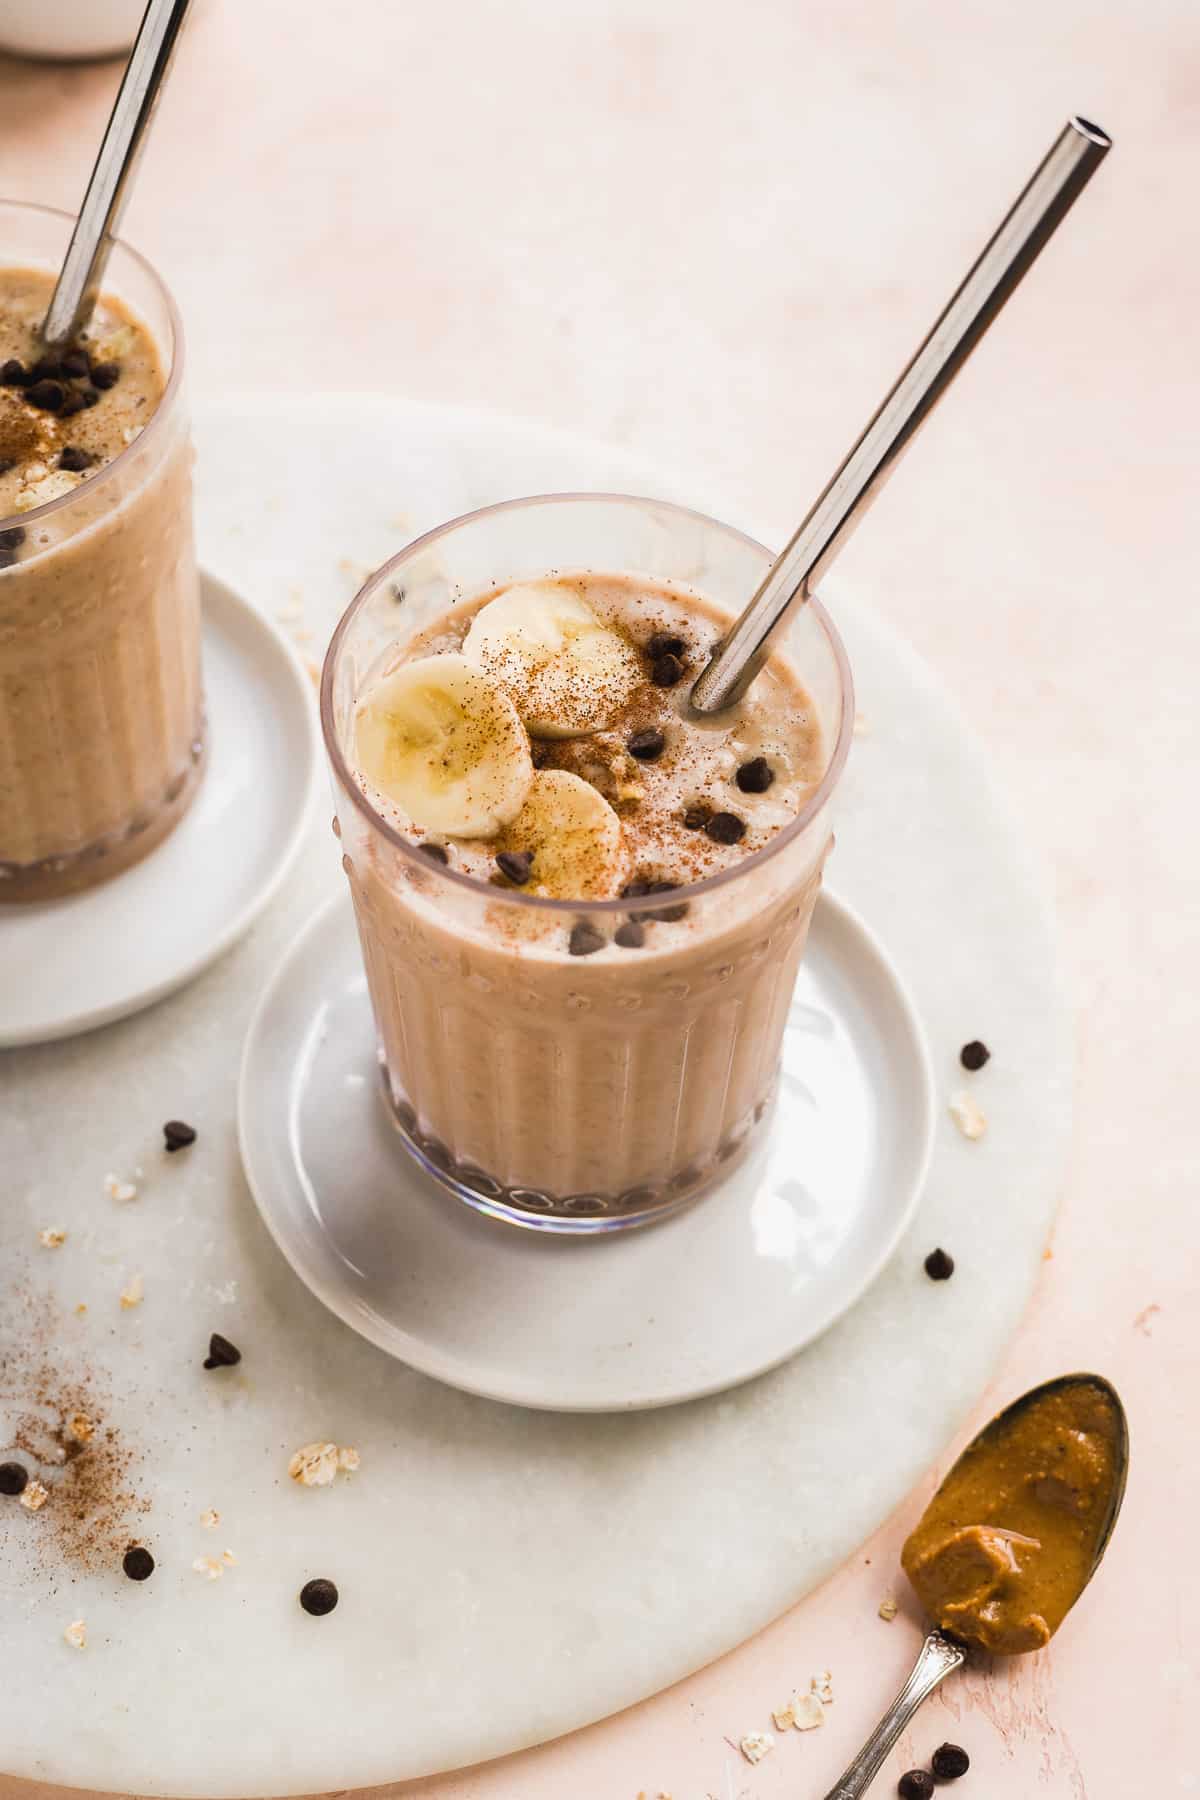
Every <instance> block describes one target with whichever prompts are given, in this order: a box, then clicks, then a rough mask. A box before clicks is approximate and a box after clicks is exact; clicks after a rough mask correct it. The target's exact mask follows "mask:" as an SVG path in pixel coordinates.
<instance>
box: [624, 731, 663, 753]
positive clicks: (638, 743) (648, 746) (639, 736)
mask: <svg viewBox="0 0 1200 1800" xmlns="http://www.w3.org/2000/svg"><path fill="white" fill-rule="evenodd" d="M666 743H667V740H666V738H665V737H664V736H663V734H662V732H661V731H660V730H659V729H658V727H657V725H648V726H646V728H645V729H644V730H643V731H635V732H634V733H633V735H632V737H630V738H628V739H627V740H626V744H625V748H626V749H627V750H628V751H629V754H630V756H636V757H637V759H638V761H639V762H656V761H657V760H658V758H659V757H660V756H661V755H662V753H663V751H664V749H665V748H666Z"/></svg>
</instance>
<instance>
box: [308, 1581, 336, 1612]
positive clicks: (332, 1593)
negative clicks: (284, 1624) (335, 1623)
mask: <svg viewBox="0 0 1200 1800" xmlns="http://www.w3.org/2000/svg"><path fill="white" fill-rule="evenodd" d="M337 1603H338V1591H337V1588H336V1587H335V1586H334V1584H333V1582H332V1581H327V1580H326V1579H325V1577H324V1576H323V1575H318V1576H317V1577H316V1578H315V1580H313V1581H306V1582H305V1584H304V1586H303V1587H302V1588H301V1589H300V1604H301V1606H302V1607H303V1608H304V1610H305V1612H306V1613H311V1614H312V1616H313V1618H314V1619H322V1618H324V1616H325V1614H326V1613H331V1612H332V1611H333V1609H334V1607H335V1606H336V1605H337Z"/></svg>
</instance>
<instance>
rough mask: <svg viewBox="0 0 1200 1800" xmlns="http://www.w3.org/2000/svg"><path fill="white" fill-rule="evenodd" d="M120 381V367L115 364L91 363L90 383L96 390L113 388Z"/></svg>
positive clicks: (118, 364)
mask: <svg viewBox="0 0 1200 1800" xmlns="http://www.w3.org/2000/svg"><path fill="white" fill-rule="evenodd" d="M120 379H121V365H120V363H115V362H106V363H93V364H92V381H93V383H94V384H95V386H96V387H98V388H110V387H115V386H116V385H117V382H118V381H120Z"/></svg>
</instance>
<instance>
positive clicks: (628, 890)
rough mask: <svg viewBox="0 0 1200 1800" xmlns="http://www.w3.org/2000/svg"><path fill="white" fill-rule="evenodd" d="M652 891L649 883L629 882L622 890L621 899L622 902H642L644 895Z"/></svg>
mask: <svg viewBox="0 0 1200 1800" xmlns="http://www.w3.org/2000/svg"><path fill="white" fill-rule="evenodd" d="M650 891H651V884H650V883H649V882H648V881H627V882H626V883H625V886H624V887H623V888H622V889H621V895H620V897H621V899H622V900H640V899H641V898H642V896H643V894H648V893H649V892H650Z"/></svg>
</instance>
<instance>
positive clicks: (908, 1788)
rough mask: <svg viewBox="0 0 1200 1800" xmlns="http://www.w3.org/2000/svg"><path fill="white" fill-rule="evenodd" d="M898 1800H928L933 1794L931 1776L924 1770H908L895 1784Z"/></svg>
mask: <svg viewBox="0 0 1200 1800" xmlns="http://www.w3.org/2000/svg"><path fill="white" fill-rule="evenodd" d="M896 1792H897V1793H898V1794H899V1796H900V1800H929V1796H930V1795H931V1794H932V1792H933V1776H932V1775H930V1774H929V1772H928V1770H926V1769H910V1770H909V1771H908V1774H907V1775H902V1776H901V1777H900V1779H899V1781H898V1782H897V1783H896Z"/></svg>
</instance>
